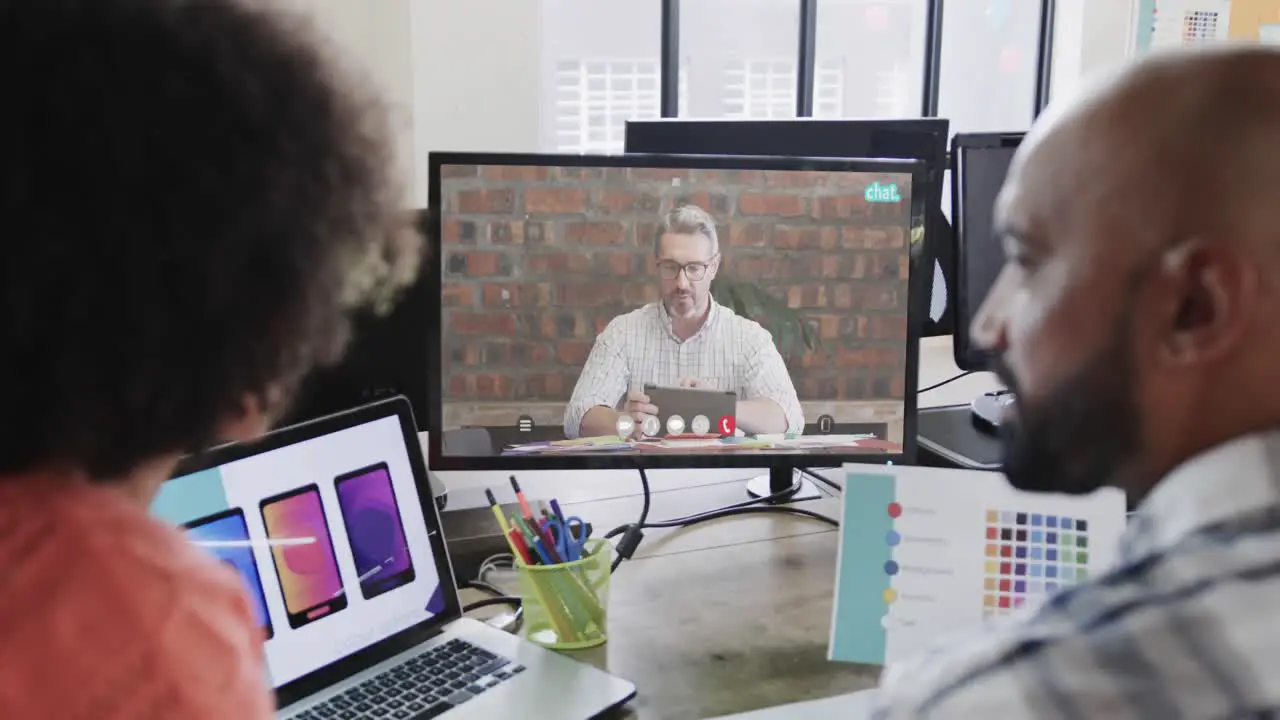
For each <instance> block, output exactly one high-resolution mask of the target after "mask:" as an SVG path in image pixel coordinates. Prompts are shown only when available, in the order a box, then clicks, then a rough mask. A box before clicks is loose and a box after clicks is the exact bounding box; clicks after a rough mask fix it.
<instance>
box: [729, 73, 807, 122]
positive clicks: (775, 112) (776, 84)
mask: <svg viewBox="0 0 1280 720" xmlns="http://www.w3.org/2000/svg"><path fill="white" fill-rule="evenodd" d="M720 114H721V115H723V116H724V117H727V118H754V119H759V120H768V119H771V118H786V117H795V115H796V66H795V63H794V62H787V61H786V60H774V61H766V60H743V61H740V62H737V63H734V64H732V65H730V66H729V67H728V68H726V70H725V88H724V110H723V112H722V113H720Z"/></svg>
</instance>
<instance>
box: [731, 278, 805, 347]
mask: <svg viewBox="0 0 1280 720" xmlns="http://www.w3.org/2000/svg"><path fill="white" fill-rule="evenodd" d="M711 294H712V295H714V296H715V298H716V302H718V303H720V304H721V305H724V306H725V307H728V308H730V309H732V310H733V311H734V312H735V313H737V314H738V315H741V316H742V317H745V318H751V319H752V320H755V321H756V322H758V323H760V325H761V326H762V327H764V329H765V330H768V331H769V333H770V334H771V335H773V342H774V344H776V345H777V346H778V352H779V353H780V354H781V355H782V357H783V358H786V359H795V358H798V357H799V356H801V355H804V354H805V353H809V352H813V351H814V350H817V349H818V346H819V344H820V342H819V339H818V333H817V332H816V331H815V330H814V328H813V325H812V324H810V322H809V320H808V319H807V318H805V316H804V315H803V314H802V313H801V312H800V311H799V310H797V309H795V308H793V307H790V306H789V305H787V303H786V302H785V301H783V300H782V299H780V298H778V297H776V296H774V295H772V294H770V293H769V292H768V291H767V290H764V289H763V288H761V287H760V286H758V285H755V284H754V283H750V282H746V281H742V280H735V279H733V278H731V277H729V276H727V275H723V274H722V275H717V276H716V277H715V279H714V280H712V281H711Z"/></svg>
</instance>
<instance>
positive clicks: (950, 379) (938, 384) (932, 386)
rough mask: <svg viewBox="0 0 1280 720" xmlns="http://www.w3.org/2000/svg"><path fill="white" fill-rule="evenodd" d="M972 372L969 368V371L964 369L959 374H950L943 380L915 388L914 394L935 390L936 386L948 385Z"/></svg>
mask: <svg viewBox="0 0 1280 720" xmlns="http://www.w3.org/2000/svg"><path fill="white" fill-rule="evenodd" d="M972 374H973V371H972V370H969V371H966V372H962V373H960V374H959V375H953V376H951V377H949V378H947V379H946V380H943V381H942V382H936V383H934V384H932V385H930V386H929V387H926V388H921V389H919V390H917V391H916V394H917V395H923V394H924V393H927V392H929V391H930V390H937V389H938V388H940V387H942V386H943V385H949V384H951V383H953V382H955V381H957V380H959V379H960V378H962V377H968V376H970V375H972Z"/></svg>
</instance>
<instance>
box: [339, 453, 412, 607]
mask: <svg viewBox="0 0 1280 720" xmlns="http://www.w3.org/2000/svg"><path fill="white" fill-rule="evenodd" d="M333 484H334V490H335V491H336V492H337V494H338V507H340V508H341V509H342V522H343V524H344V525H345V526H346V529H347V539H348V540H349V541H350V542H351V554H352V556H353V557H354V558H355V562H356V572H357V573H358V574H359V576H360V592H361V593H362V594H363V595H364V597H365V599H366V600H367V599H370V598H375V597H377V596H379V595H381V594H383V593H385V592H388V591H390V590H394V589H396V588H398V587H400V586H402V585H408V584H409V583H411V582H413V578H414V571H413V560H412V558H410V557H409V543H408V542H407V541H406V540H405V534H404V522H403V521H402V520H401V519H400V506H399V504H398V503H397V502H396V492H395V488H394V487H392V485H391V472H390V471H389V470H388V469H387V464H386V463H378V464H376V465H370V466H369V467H365V468H361V469H359V470H353V471H351V472H349V473H344V474H342V475H339V476H338V477H337V478H335V479H334V481H333Z"/></svg>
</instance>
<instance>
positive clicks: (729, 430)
mask: <svg viewBox="0 0 1280 720" xmlns="http://www.w3.org/2000/svg"><path fill="white" fill-rule="evenodd" d="M718 427H719V428H720V434H721V435H724V436H729V435H732V434H733V431H734V430H736V429H737V428H738V424H737V423H736V422H734V419H733V416H732V415H722V416H720V422H719V424H718Z"/></svg>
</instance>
